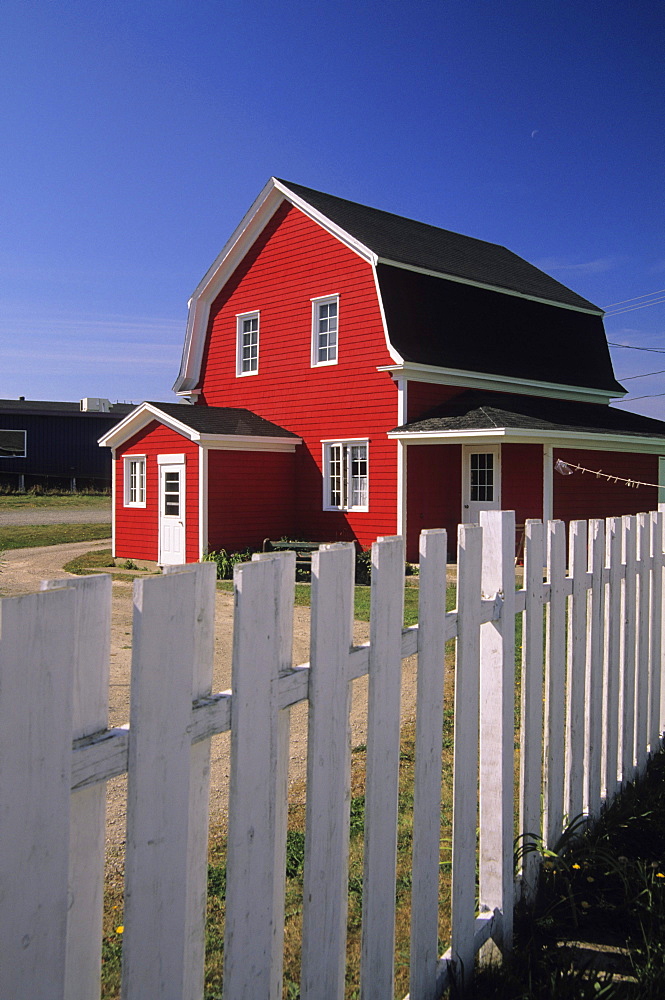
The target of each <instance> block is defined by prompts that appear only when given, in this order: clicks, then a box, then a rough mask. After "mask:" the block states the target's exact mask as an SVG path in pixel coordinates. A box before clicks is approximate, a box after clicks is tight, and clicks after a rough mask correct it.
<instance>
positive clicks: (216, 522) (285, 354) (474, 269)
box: [100, 178, 665, 563]
mask: <svg viewBox="0 0 665 1000" xmlns="http://www.w3.org/2000/svg"><path fill="white" fill-rule="evenodd" d="M174 389H175V391H176V392H177V393H179V394H180V395H181V396H183V403H181V404H178V403H143V404H142V405H141V406H139V407H137V408H136V409H135V410H134V411H133V412H132V413H131V414H130V415H129V416H127V417H126V418H125V419H124V420H123V421H122V422H121V423H119V424H118V425H117V426H116V427H114V428H113V430H112V431H110V432H109V433H108V434H106V435H105V436H104V437H103V438H102V439H101V440H100V444H102V445H105V446H108V447H111V448H112V449H113V457H114V469H115V501H114V508H115V514H114V517H115V521H114V547H115V555H117V556H128V557H132V558H144V559H156V560H158V561H159V562H161V563H172V562H182V561H189V562H191V561H195V560H198V559H200V558H201V556H202V555H203V554H204V553H205V552H207V551H210V550H216V549H220V548H222V547H223V548H225V549H227V550H228V551H234V550H239V549H243V548H245V547H246V546H253V547H260V545H261V542H262V540H263V539H264V538H266V537H270V538H280V537H282V536H290V537H297V538H304V539H310V540H316V541H335V540H339V539H342V540H355V541H356V542H358V543H359V544H360V545H361V546H363V547H367V546H369V545H370V544H371V542H372V541H373V540H374V539H375V538H376V537H377V536H378V535H391V534H395V533H401V534H405V535H406V538H407V558H409V559H411V560H415V559H417V547H418V542H417V539H418V534H419V532H420V531H421V530H422V529H423V528H433V527H446V528H448V529H449V531H450V533H451V537H452V538H454V537H455V526H456V525H457V523H458V522H459V521H460V520H463V521H474V520H476V519H477V515H478V512H479V510H482V509H486V508H500V507H502V508H504V509H514V510H515V511H516V518H517V521H518V523H522V522H524V521H525V520H526V519H527V518H551V517H554V518H562V519H564V520H569V519H571V518H587V517H605V516H608V515H611V514H624V513H631V512H637V511H638V510H649V509H653V508H654V507H655V506H656V505H657V503H658V487H657V485H656V484H659V483H661V482H662V483H663V484H664V485H665V422H661V421H658V420H652V419H649V418H647V417H642V416H639V415H637V414H634V413H627V412H623V411H620V410H618V409H612V408H610V406H609V403H610V400H611V399H612V398H616V397H619V396H621V395H623V394H624V392H625V390H624V389H623V388H622V386H621V385H620V384H619V383H618V382H617V381H616V379H615V377H614V372H613V370H612V363H611V361H610V356H609V351H608V347H607V341H606V338H605V332H604V328H603V313H602V310H601V309H599V308H598V307H597V306H594V305H593V304H592V303H591V302H588V301H587V300H586V299H583V298H582V297H581V296H580V295H577V294H576V293H575V292H573V291H571V290H570V289H569V288H566V287H565V286H564V285H561V284H560V283H559V282H558V281H555V280H554V279H553V278H551V277H550V276H549V275H547V274H544V273H543V272H542V271H540V270H538V269H537V268H535V267H533V266H532V265H531V264H529V263H527V261H525V260H523V259H522V258H520V257H518V256H516V255H515V254H514V253H511V252H510V251H509V250H507V249H505V248H504V247H501V246H497V245H494V244H491V243H485V242H483V241H481V240H477V239H472V238H471V237H468V236H461V235H459V234H457V233H451V232H448V231H447V230H445V229H439V228H437V227H435V226H430V225H427V224H425V223H422V222H415V221H413V220H411V219H405V218H402V217H400V216H396V215H392V214H390V213H388V212H382V211H379V210H377V209H374V208H368V207H366V206H364V205H359V204H355V203H354V202H350V201H346V200H344V199H341V198H336V197H334V196H332V195H327V194H323V193H321V192H319V191H313V190H310V189H309V188H305V187H302V186H300V185H298V184H290V183H287V182H285V181H281V180H277V179H276V178H272V179H271V180H270V181H269V182H268V184H267V185H266V187H265V188H264V189H263V191H262V192H261V194H260V195H259V196H258V198H257V199H256V201H255V202H254V204H253V205H252V206H251V208H250V210H249V211H248V213H247V214H246V216H245V217H244V219H243V220H242V222H241V223H240V225H239V226H238V228H237V229H236V231H235V232H234V233H233V235H232V236H231V238H230V239H229V241H228V243H227V244H226V246H225V247H224V249H223V250H222V252H221V253H220V255H219V257H218V258H217V260H215V262H214V263H213V265H212V266H211V268H210V270H209V271H208V272H207V274H206V275H205V276H204V278H203V279H202V281H201V283H200V284H199V286H198V287H197V288H196V290H195V292H194V294H193V296H192V299H191V302H190V307H189V320H188V325H187V334H186V339H185V346H184V351H183V357H182V365H181V369H180V374H179V375H178V379H177V381H176V383H175V386H174ZM559 458H561V459H563V460H565V461H567V462H569V463H575V464H578V465H580V466H582V467H584V468H587V469H591V470H594V471H595V470H602V472H603V473H605V474H609V475H611V476H613V477H616V478H617V481H616V482H609V481H608V480H606V479H598V478H596V477H590V476H588V475H583V474H582V473H579V472H578V473H577V474H575V475H572V476H558V475H555V473H554V466H555V463H556V461H557V459H559ZM661 459H662V460H661ZM624 480H630V481H632V482H635V481H641V482H643V483H648V484H652V485H651V486H644V487H641V488H640V489H638V490H636V489H634V488H633V487H632V486H630V485H628V483H626V482H624Z"/></svg>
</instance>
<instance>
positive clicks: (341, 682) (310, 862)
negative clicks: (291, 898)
mask: <svg viewBox="0 0 665 1000" xmlns="http://www.w3.org/2000/svg"><path fill="white" fill-rule="evenodd" d="M354 566H355V552H354V547H353V545H350V544H346V543H340V544H337V545H329V546H324V547H322V548H321V549H319V551H318V552H315V553H314V554H313V556H312V601H311V606H312V612H311V615H312V617H311V641H310V676H309V716H308V732H307V821H306V830H307V836H306V841H305V876H304V885H303V933H302V968H301V997H302V1000H316V998H318V997H319V996H320V995H321V983H325V984H326V996H328V997H330V1000H336V998H337V1000H341V998H342V997H343V996H344V986H345V973H346V922H347V920H346V918H347V895H348V860H349V858H348V855H349V803H350V796H351V769H350V732H349V717H350V712H351V683H350V680H349V678H348V660H349V650H350V648H351V644H352V641H353V628H352V621H353V583H354V581H353V576H354Z"/></svg>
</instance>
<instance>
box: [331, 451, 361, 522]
mask: <svg viewBox="0 0 665 1000" xmlns="http://www.w3.org/2000/svg"><path fill="white" fill-rule="evenodd" d="M323 470H324V475H323V508H324V510H368V509H369V464H368V443H367V441H334V442H326V443H325V444H324V446H323Z"/></svg>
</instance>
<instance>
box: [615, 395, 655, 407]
mask: <svg viewBox="0 0 665 1000" xmlns="http://www.w3.org/2000/svg"><path fill="white" fill-rule="evenodd" d="M657 396H665V392H652V393H649V395H647V396H628V398H627V399H626V398H625V397H624V399H615V400H614V405H615V406H616V404H617V403H634V402H635V401H636V400H637V399H655V398H656V397H657Z"/></svg>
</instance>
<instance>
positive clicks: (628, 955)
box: [451, 752, 665, 1000]
mask: <svg viewBox="0 0 665 1000" xmlns="http://www.w3.org/2000/svg"><path fill="white" fill-rule="evenodd" d="M588 944H591V945H592V946H593V949H591V948H588V947H583V945H588ZM592 966H593V967H592ZM468 996H469V997H470V998H476V997H478V998H480V997H482V998H483V1000H522V998H527V997H543V998H545V997H547V998H552V1000H568V998H571V1000H573V998H582V1000H586V998H592V997H593V998H594V1000H595V998H600V997H602V998H617V1000H619V998H621V1000H624V998H625V1000H662V997H664V996H665V753H662V752H661V753H659V754H657V755H656V756H655V757H654V758H653V759H652V761H651V762H650V764H649V767H648V769H647V773H646V775H645V776H644V777H643V778H642V779H640V780H638V781H636V782H635V783H634V784H632V785H628V786H627V787H626V788H625V789H624V791H623V792H622V794H621V795H620V796H619V797H618V798H617V799H616V800H615V801H614V802H613V803H612V805H611V806H609V808H608V809H606V810H605V811H604V812H603V814H602V815H601V817H600V819H599V821H598V822H597V823H596V824H594V825H593V826H592V827H591V828H585V827H584V826H583V825H581V824H579V823H578V824H577V825H575V824H572V825H571V827H570V828H569V830H568V831H567V833H566V834H565V835H564V837H563V838H562V841H561V843H560V845H559V847H558V849H557V850H555V851H552V852H548V853H546V854H545V860H544V863H543V868H542V872H541V878H540V883H539V888H538V895H537V898H536V902H535V905H534V907H533V909H531V910H529V911H523V912H521V913H520V912H518V914H517V920H516V926H515V944H514V949H513V953H512V955H511V957H510V959H509V960H508V961H506V962H504V964H503V965H502V966H501V967H498V968H496V967H495V968H490V969H488V970H484V971H482V972H480V973H479V974H478V975H477V977H476V981H475V983H474V985H473V988H472V989H471V991H470V992H469V994H468ZM451 997H454V992H451Z"/></svg>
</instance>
